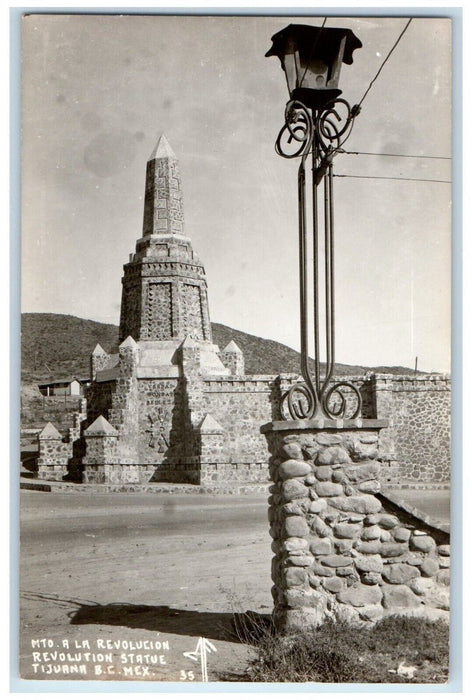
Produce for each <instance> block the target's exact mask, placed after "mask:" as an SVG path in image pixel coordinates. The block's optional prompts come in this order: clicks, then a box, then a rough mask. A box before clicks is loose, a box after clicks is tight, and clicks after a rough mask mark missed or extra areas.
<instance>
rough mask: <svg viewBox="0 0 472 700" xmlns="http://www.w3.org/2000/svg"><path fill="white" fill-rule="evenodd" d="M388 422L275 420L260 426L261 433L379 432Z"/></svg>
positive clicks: (362, 420) (354, 419) (321, 419)
mask: <svg viewBox="0 0 472 700" xmlns="http://www.w3.org/2000/svg"><path fill="white" fill-rule="evenodd" d="M389 425H390V421H389V420H386V419H374V418H348V419H339V420H332V419H330V418H312V419H310V420H277V421H271V422H270V423H265V424H264V425H262V426H261V428H260V431H261V433H263V434H265V433H270V432H272V431H274V432H275V431H289V430H355V429H358V428H361V429H364V430H380V429H381V428H388V427H389Z"/></svg>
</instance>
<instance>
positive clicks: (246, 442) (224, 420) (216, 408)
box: [202, 375, 280, 472]
mask: <svg viewBox="0 0 472 700" xmlns="http://www.w3.org/2000/svg"><path fill="white" fill-rule="evenodd" d="M202 398H203V401H204V409H203V410H204V413H210V414H211V415H212V416H213V418H215V419H216V420H217V421H218V423H220V425H221V426H222V427H223V429H224V437H225V445H226V451H227V455H228V461H229V462H230V463H233V464H234V465H235V469H237V466H236V465H237V464H238V463H258V462H259V463H261V462H262V463H264V464H267V446H266V442H265V440H264V438H263V436H261V434H260V432H259V428H260V426H261V424H262V423H266V422H267V421H269V420H273V419H274V418H277V417H278V415H279V407H280V386H279V382H278V381H276V378H275V377H267V376H263V375H261V376H258V375H254V376H251V377H247V376H246V377H241V378H230V379H221V380H220V379H211V380H208V379H207V380H205V381H204V389H203V397H202ZM256 471H257V472H259V468H256Z"/></svg>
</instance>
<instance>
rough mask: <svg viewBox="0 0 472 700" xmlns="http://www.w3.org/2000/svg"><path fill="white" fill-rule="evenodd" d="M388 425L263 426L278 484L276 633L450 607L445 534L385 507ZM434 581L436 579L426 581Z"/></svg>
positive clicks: (274, 497) (273, 504)
mask: <svg viewBox="0 0 472 700" xmlns="http://www.w3.org/2000/svg"><path fill="white" fill-rule="evenodd" d="M387 425H388V423H387V421H382V420H366V419H356V420H346V421H341V420H336V421H334V420H311V421H277V422H274V423H269V424H267V425H265V426H262V428H261V431H262V432H263V433H264V434H265V435H266V438H267V441H268V445H269V451H270V454H271V458H270V462H269V466H270V474H271V478H272V480H273V481H274V484H273V485H272V486H271V489H270V490H271V496H270V498H269V504H270V506H269V521H270V525H271V529H270V533H271V535H272V538H273V542H272V550H273V552H274V557H273V560H272V578H273V582H274V586H273V589H272V593H273V598H274V621H275V624H276V626H277V627H278V628H279V629H280V630H282V631H284V632H294V631H302V630H306V629H307V628H309V627H313V626H317V625H319V624H321V623H322V622H323V621H324V620H326V619H335V620H346V621H351V622H355V621H359V620H369V621H371V620H376V619H379V618H380V617H382V615H384V614H386V613H388V614H392V613H396V612H404V611H405V610H407V611H409V612H411V609H415V610H414V612H415V613H418V612H421V611H424V609H425V607H424V605H423V608H422V607H421V606H422V604H425V602H426V603H429V606H430V607H431V608H433V609H434V608H436V612H437V609H438V608H439V609H440V610H441V611H442V610H443V609H444V608H445V603H444V601H443V597H444V588H443V589H441V590H439V592H438V586H439V587H440V585H441V583H442V582H441V581H440V580H439V579H440V572H439V569H440V567H441V562H440V560H441V559H443V558H444V557H441V556H440V554H441V547H440V546H441V544H442V543H444V541H445V540H444V539H442V540H441V537H442V536H443V535H444V533H439V534H440V535H441V537H440V538H439V539H435V538H434V536H432V535H431V533H435V532H436V530H434V529H433V530H431V529H430V530H428V528H427V527H426V526H425V527H423V528H422V529H421V530H420V529H417V528H418V523H419V522H420V521H419V519H418V518H417V519H416V520H415V518H411V517H405V519H404V520H402V519H401V518H399V517H398V516H397V515H394V514H392V513H389V512H386V510H385V508H384V507H383V503H382V500H381V498H382V497H381V494H380V493H379V492H380V490H381V485H380V483H379V482H378V481H377V476H378V474H379V471H380V465H379V462H378V460H377V457H378V445H379V431H380V429H381V428H384V427H386V426H387ZM445 536H446V537H447V535H445ZM438 572H439V574H438ZM438 576H439V578H438ZM431 577H433V578H434V577H436V579H437V580H434V581H433V580H431V581H430V583H428V582H427V581H426V583H425V582H421V581H420V579H421V580H422V579H423V578H425V579H429V578H431ZM443 578H444V577H443ZM419 584H421V585H419ZM433 590H434V594H433V593H432V591H433ZM426 592H428V593H427V594H426ZM425 595H427V596H429V598H428V597H427V599H425V597H424V596H425ZM438 601H439V602H438Z"/></svg>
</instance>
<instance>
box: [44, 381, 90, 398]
mask: <svg viewBox="0 0 472 700" xmlns="http://www.w3.org/2000/svg"><path fill="white" fill-rule="evenodd" d="M89 385H90V379H89V377H82V378H78V377H66V378H65V379H54V380H51V381H50V382H45V383H43V384H38V389H39V391H40V392H41V394H42V395H43V396H83V395H84V388H85V387H87V386H89Z"/></svg>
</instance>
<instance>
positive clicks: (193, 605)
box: [20, 491, 448, 682]
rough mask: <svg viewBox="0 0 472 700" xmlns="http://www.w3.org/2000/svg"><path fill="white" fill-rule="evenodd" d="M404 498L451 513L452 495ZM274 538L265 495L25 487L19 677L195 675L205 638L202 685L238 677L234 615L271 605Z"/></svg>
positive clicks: (244, 659) (240, 651) (246, 652)
mask: <svg viewBox="0 0 472 700" xmlns="http://www.w3.org/2000/svg"><path fill="white" fill-rule="evenodd" d="M398 495H400V497H402V498H405V499H406V497H407V494H406V493H405V492H403V493H402V494H398ZM408 499H409V500H410V501H411V502H412V505H416V506H417V507H423V510H425V511H426V512H429V513H430V514H431V515H435V514H436V517H438V511H440V512H441V513H445V514H447V512H448V492H434V493H432V492H425V491H422V492H421V493H420V492H416V493H414V492H413V493H412V492H408ZM415 499H416V501H415ZM270 541H271V540H270V536H269V533H268V524H267V498H266V496H265V495H261V494H257V495H256V494H255V495H252V496H251V495H245V496H230V495H225V496H223V495H215V494H211V495H203V494H198V495H185V494H172V495H171V494H151V493H141V494H139V493H124V494H85V493H44V492H35V491H22V493H21V557H20V569H21V571H20V576H21V582H20V673H21V677H22V678H24V679H34V680H115V681H116V680H142V681H143V682H144V681H182V682H187V681H200V680H201V679H202V666H201V658H200V657H199V656H196V657H195V658H192V656H190V657H189V656H186V655H185V654H187V653H188V652H190V653H192V652H195V651H196V647H197V644H198V642H199V639H200V638H201V637H203V638H205V639H207V640H209V642H210V643H211V644H212V645H213V647H214V648H213V649H212V648H211V647H210V648H208V650H207V668H208V680H209V681H225V680H227V681H237V680H241V679H242V675H241V674H242V673H243V672H244V669H245V668H246V667H247V664H248V660H249V659H250V655H251V654H252V653H253V652H252V650H251V648H250V647H248V646H246V645H245V644H242V643H240V642H239V641H238V640H235V639H234V637H232V634H233V628H232V618H233V613H234V612H238V611H246V610H253V611H256V612H259V613H261V614H267V613H270V612H271V610H272V599H271V594H270V590H271V585H272V582H271V577H270V561H271V558H272V552H271V550H270Z"/></svg>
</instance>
